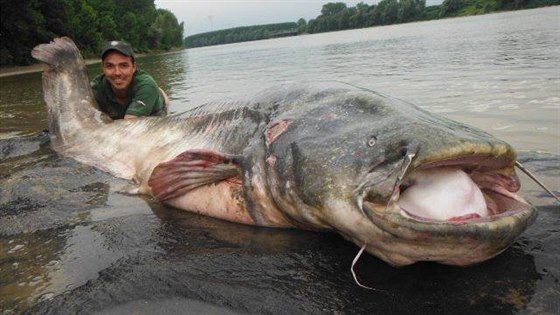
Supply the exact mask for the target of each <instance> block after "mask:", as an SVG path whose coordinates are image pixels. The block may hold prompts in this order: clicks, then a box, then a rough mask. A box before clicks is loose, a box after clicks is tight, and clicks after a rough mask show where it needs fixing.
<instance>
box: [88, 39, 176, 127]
mask: <svg viewBox="0 0 560 315" xmlns="http://www.w3.org/2000/svg"><path fill="white" fill-rule="evenodd" d="M101 60H102V66H103V73H102V74H100V75H98V76H97V77H95V78H94V79H93V80H92V81H91V87H92V89H93V95H94V97H95V100H96V101H97V104H98V105H99V109H100V110H101V111H103V112H104V113H106V114H107V115H109V117H111V118H112V119H136V118H138V117H142V116H162V115H165V114H167V108H166V105H167V104H168V99H167V95H166V94H165V92H163V90H161V89H160V88H159V87H158V85H157V83H156V82H155V80H154V79H153V78H152V77H151V76H150V75H149V74H148V73H147V72H145V71H143V70H140V69H138V68H137V66H136V63H135V60H134V51H133V49H132V47H130V45H128V44H127V43H125V42H122V41H112V42H109V43H108V44H107V46H106V47H105V48H104V49H103V51H102V52H101Z"/></svg>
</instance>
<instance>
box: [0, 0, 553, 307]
mask: <svg viewBox="0 0 560 315" xmlns="http://www.w3.org/2000/svg"><path fill="white" fill-rule="evenodd" d="M559 21H560V8H559V7H550V8H542V9H535V10H525V11H519V12H508V13H500V14H492V15H484V16H474V17H466V18H455V19H446V20H439V21H429V22H421V23H410V24H403V25H393V26H385V27H376V28H368V29H360V30H350V31H342V32H334V33H325V34H316V35H306V36H298V37H290V38H279V39H273V40H267V41H257V42H248V43H239V44H231V45H224V46H216V47H205V48H198V49H191V50H187V51H182V52H176V53H170V54H163V55H154V56H146V57H140V58H139V59H138V63H139V65H140V67H141V68H143V69H145V70H147V71H148V72H150V73H152V74H153V76H154V77H155V78H156V80H157V81H158V82H159V83H160V84H161V85H162V87H163V88H164V89H165V90H166V91H168V94H169V95H170V97H171V99H172V108H171V110H172V112H177V113H178V112H182V111H185V110H188V109H190V108H193V107H195V106H197V105H199V104H201V103H204V102H207V101H212V100H224V99H231V98H238V97H239V96H243V95H246V94H249V93H252V92H255V91H257V90H261V89H264V88H267V87H271V86H274V85H276V84H280V83H287V82H290V83H294V82H295V83H298V82H306V81H327V80H334V81H342V82H347V83H350V84H353V85H356V86H361V87H365V88H369V89H372V90H376V91H379V92H382V93H385V94H389V95H392V96H395V97H398V98H401V99H404V100H406V101H409V102H412V103H415V104H417V105H419V106H421V107H423V108H425V109H427V110H429V111H432V112H436V113H439V114H441V115H444V116H446V117H449V118H451V119H455V120H458V121H461V122H464V123H467V124H471V125H474V126H477V127H479V128H481V129H484V130H486V131H488V132H490V133H492V134H494V135H496V136H497V137H499V138H501V139H503V140H506V141H507V142H509V143H511V144H512V145H513V146H514V147H515V148H517V149H518V151H519V152H520V160H521V161H522V162H524V163H525V164H526V166H527V167H529V168H530V169H531V170H532V171H533V172H535V173H537V175H538V176H539V177H541V179H542V180H543V181H544V182H545V183H546V184H547V185H548V186H549V187H550V188H552V189H553V190H554V191H556V192H558V191H559V190H560V182H559V179H558V178H560V157H559V154H560V22H559ZM89 71H90V75H91V76H93V75H94V74H95V73H98V72H100V66H99V64H96V65H91V66H89ZM45 128H46V112H45V106H44V103H43V100H42V92H41V82H40V74H39V73H29V74H22V75H17V76H9V77H2V78H0V158H1V160H0V183H1V186H0V309H1V310H3V314H10V313H11V312H16V313H18V312H22V311H28V312H33V313H57V314H58V313H76V312H86V313H95V312H99V313H110V314H113V313H114V314H117V313H133V312H136V313H138V314H144V313H146V314H148V313H159V312H165V313H184V312H185V310H189V311H190V312H191V313H200V312H203V313H217V314H221V313H280V314H294V313H313V314H320V313H348V314H350V313H352V314H354V313H364V314H366V313H367V314H407V313H408V314H412V313H418V312H420V313H422V312H424V311H426V312H427V311H430V312H432V313H450V312H452V313H456V314H462V313H465V314H466V313H468V314H475V313H500V314H504V313H506V314H507V313H538V314H557V313H558V312H559V311H560V302H559V301H560V284H559V282H560V268H559V267H558V266H560V231H559V230H558V226H560V209H559V207H558V204H555V203H554V202H553V201H552V199H551V198H549V197H547V195H546V194H544V193H542V191H541V190H540V189H539V188H538V187H536V185H534V184H533V183H531V182H530V181H529V180H528V179H527V178H526V177H522V183H523V186H524V187H523V194H524V195H526V196H527V198H528V199H529V200H530V201H531V202H533V203H534V204H535V205H536V206H537V207H538V208H539V210H540V215H539V218H538V219H537V222H536V223H535V224H534V225H533V226H532V227H531V228H530V229H529V230H528V231H527V232H526V233H525V234H524V235H523V236H522V237H521V238H520V239H519V240H518V241H517V242H516V243H515V244H514V245H513V246H512V247H511V248H510V249H508V250H507V251H506V252H505V253H503V254H502V255H500V256H498V257H497V258H495V259H493V260H491V261H489V262H486V263H483V264H481V265H478V266H474V267H469V268H454V267H446V266H441V265H436V264H425V263H422V264H417V265H414V266H411V267H406V268H401V269H394V268H391V267H389V266H387V265H386V264H384V263H383V262H381V261H379V260H377V259H375V258H373V257H370V256H366V257H364V258H363V259H362V260H361V261H360V264H359V266H358V271H359V274H360V277H361V278H362V280H363V281H364V282H366V283H368V284H369V285H372V286H375V287H376V288H379V289H381V290H382V291H367V290H362V289H360V288H359V287H357V286H356V285H355V284H354V283H353V282H352V278H351V274H350V271H349V266H350V263H351V261H352V258H353V256H354V255H355V253H356V250H357V249H356V248H355V246H354V245H352V244H350V243H348V242H346V241H344V240H342V239H341V238H339V237H338V236H336V235H332V234H322V233H310V232H304V231H292V230H271V229H263V228H255V227H247V226H242V225H237V224H231V223H227V222H223V221H219V220H214V219H210V218H206V217H200V216H197V215H193V214H189V213H185V212H182V211H179V210H175V209H171V208H167V207H164V206H161V205H159V204H158V203H156V202H154V201H152V200H150V199H149V198H143V197H131V196H125V195H121V194H119V193H117V192H116V190H118V189H117V188H118V187H121V186H122V185H124V184H125V183H122V182H121V181H120V180H117V179H115V178H112V177H110V176H109V175H107V174H104V173H102V172H100V171H98V170H95V169H92V168H90V167H87V166H84V165H80V164H79V163H77V162H75V161H73V160H69V159H64V158H61V157H59V156H57V155H56V153H55V152H53V151H52V150H51V149H50V148H49V145H48V138H47V137H46V136H45V135H44V134H42V133H41V131H42V130H43V129H45Z"/></svg>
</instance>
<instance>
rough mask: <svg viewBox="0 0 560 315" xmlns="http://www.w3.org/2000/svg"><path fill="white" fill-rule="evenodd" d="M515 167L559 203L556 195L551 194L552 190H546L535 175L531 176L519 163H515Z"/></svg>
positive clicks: (559, 199) (559, 200)
mask: <svg viewBox="0 0 560 315" xmlns="http://www.w3.org/2000/svg"><path fill="white" fill-rule="evenodd" d="M515 166H517V168H519V169H520V170H522V171H523V173H525V174H527V176H529V178H531V179H532V180H534V181H535V183H537V184H538V185H539V186H541V187H542V188H543V189H544V190H545V191H546V192H547V193H549V194H550V195H551V196H552V197H553V198H554V199H556V201H558V202H560V198H559V197H558V196H556V194H554V193H553V192H552V190H550V189H548V188H547V187H546V185H545V184H544V183H543V182H541V181H540V180H538V179H537V177H536V176H535V175H533V174H532V173H531V172H529V170H528V169H526V168H525V166H523V164H521V163H519V161H515Z"/></svg>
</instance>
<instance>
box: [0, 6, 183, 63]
mask: <svg viewBox="0 0 560 315" xmlns="http://www.w3.org/2000/svg"><path fill="white" fill-rule="evenodd" d="M183 28H184V27H183V23H180V24H179V23H178V21H177V18H176V17H175V15H174V14H173V13H171V12H170V11H168V10H164V9H157V8H156V7H155V4H154V0H0V66H5V65H26V64H29V63H32V62H34V61H33V59H32V58H31V55H30V52H31V49H33V47H35V45H37V44H40V43H46V42H49V41H51V40H52V39H53V38H55V37H60V36H69V37H70V38H72V39H73V40H74V41H75V42H76V45H77V46H78V47H79V48H80V50H81V52H82V55H84V57H92V56H98V54H99V52H100V51H101V49H102V48H103V46H104V45H105V43H106V42H107V41H109V40H123V41H126V42H128V43H130V44H131V45H132V47H134V48H135V50H136V51H138V52H147V51H150V50H169V49H171V48H173V47H182V45H183Z"/></svg>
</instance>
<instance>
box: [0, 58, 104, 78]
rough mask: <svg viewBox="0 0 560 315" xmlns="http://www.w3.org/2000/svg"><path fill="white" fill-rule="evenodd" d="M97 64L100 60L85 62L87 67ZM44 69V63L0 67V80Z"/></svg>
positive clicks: (45, 66) (45, 67)
mask: <svg viewBox="0 0 560 315" xmlns="http://www.w3.org/2000/svg"><path fill="white" fill-rule="evenodd" d="M99 62H101V60H98V59H88V60H86V64H87V65H90V64H94V63H99ZM45 69H47V65H46V64H44V63H37V64H33V65H29V66H9V67H0V78H2V77H8V76H12V75H20V74H25V73H33V72H41V71H43V70H45Z"/></svg>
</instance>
